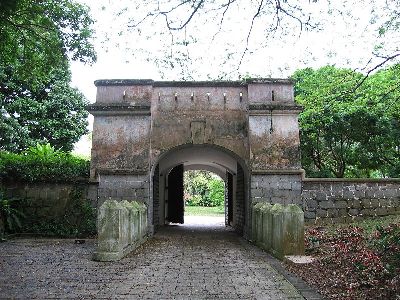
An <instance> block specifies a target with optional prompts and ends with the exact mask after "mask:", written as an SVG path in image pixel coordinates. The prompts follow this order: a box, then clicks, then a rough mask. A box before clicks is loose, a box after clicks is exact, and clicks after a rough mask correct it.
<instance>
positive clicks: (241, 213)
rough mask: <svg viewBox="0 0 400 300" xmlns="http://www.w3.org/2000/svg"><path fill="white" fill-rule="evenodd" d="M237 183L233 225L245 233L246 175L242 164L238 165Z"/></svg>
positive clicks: (238, 230)
mask: <svg viewBox="0 0 400 300" xmlns="http://www.w3.org/2000/svg"><path fill="white" fill-rule="evenodd" d="M236 178H237V183H236V199H235V200H236V201H235V202H234V203H233V209H234V210H235V213H234V214H233V216H234V218H233V227H234V228H235V229H236V231H237V232H239V233H240V234H242V233H243V229H244V226H245V225H246V224H245V213H246V211H245V210H246V201H245V176H244V172H243V168H242V167H241V166H240V164H238V165H237V174H236Z"/></svg>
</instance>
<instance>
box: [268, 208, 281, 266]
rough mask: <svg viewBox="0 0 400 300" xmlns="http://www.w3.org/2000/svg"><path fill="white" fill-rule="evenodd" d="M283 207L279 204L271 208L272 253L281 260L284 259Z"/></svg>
mask: <svg viewBox="0 0 400 300" xmlns="http://www.w3.org/2000/svg"><path fill="white" fill-rule="evenodd" d="M283 209H284V208H283V206H282V205H281V204H279V203H277V204H274V206H272V208H271V211H270V212H271V217H272V241H271V253H272V255H274V256H276V257H277V258H279V259H282V258H283V256H284V255H283V228H284V226H283Z"/></svg>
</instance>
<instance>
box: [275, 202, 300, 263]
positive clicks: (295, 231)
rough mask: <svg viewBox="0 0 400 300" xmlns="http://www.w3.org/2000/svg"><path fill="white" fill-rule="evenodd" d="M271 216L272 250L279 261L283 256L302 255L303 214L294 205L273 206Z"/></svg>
mask: <svg viewBox="0 0 400 300" xmlns="http://www.w3.org/2000/svg"><path fill="white" fill-rule="evenodd" d="M271 214H272V249H271V252H272V254H273V255H274V256H276V257H277V258H279V259H283V258H284V256H285V255H304V213H303V211H302V209H301V208H300V207H299V206H297V205H296V204H289V205H288V206H286V207H283V206H282V205H280V204H275V205H274V206H273V207H272V209H271Z"/></svg>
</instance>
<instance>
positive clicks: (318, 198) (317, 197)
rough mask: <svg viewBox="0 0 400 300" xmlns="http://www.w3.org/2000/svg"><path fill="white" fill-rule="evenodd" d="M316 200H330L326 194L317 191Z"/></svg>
mask: <svg viewBox="0 0 400 300" xmlns="http://www.w3.org/2000/svg"><path fill="white" fill-rule="evenodd" d="M315 199H316V200H317V201H326V200H327V199H328V198H327V195H326V193H325V192H321V191H317V192H316V193H315Z"/></svg>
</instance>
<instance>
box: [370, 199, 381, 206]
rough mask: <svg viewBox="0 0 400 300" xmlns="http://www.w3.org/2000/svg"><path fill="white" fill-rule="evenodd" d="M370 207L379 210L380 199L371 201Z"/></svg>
mask: <svg viewBox="0 0 400 300" xmlns="http://www.w3.org/2000/svg"><path fill="white" fill-rule="evenodd" d="M370 207H372V208H378V207H379V199H371V201H370Z"/></svg>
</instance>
